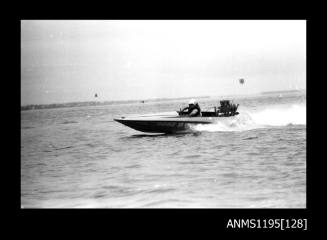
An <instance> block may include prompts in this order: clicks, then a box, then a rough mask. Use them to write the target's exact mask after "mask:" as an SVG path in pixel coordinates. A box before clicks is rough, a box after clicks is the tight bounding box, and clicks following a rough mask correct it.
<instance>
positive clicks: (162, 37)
mask: <svg viewBox="0 0 327 240" xmlns="http://www.w3.org/2000/svg"><path fill="white" fill-rule="evenodd" d="M240 78H243V79H244V80H245V83H244V84H243V85H241V84H240V83H239V79H240ZM295 89H306V21H305V20H87V21H86V20H23V21H21V105H27V104H50V103H64V102H78V101H95V100H101V101H112V100H144V99H151V98H179V97H189V96H221V95H243V94H253V93H260V92H263V91H279V90H295ZM95 93H97V95H98V98H95V97H94V95H95Z"/></svg>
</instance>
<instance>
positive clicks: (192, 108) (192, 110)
mask: <svg viewBox="0 0 327 240" xmlns="http://www.w3.org/2000/svg"><path fill="white" fill-rule="evenodd" d="M186 110H187V114H188V115H189V116H190V117H199V116H201V108H200V106H199V104H198V103H197V101H196V100H195V99H191V100H190V102H189V103H188V107H186V108H184V109H183V110H182V112H184V111H186Z"/></svg>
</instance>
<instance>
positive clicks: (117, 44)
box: [20, 19, 307, 209]
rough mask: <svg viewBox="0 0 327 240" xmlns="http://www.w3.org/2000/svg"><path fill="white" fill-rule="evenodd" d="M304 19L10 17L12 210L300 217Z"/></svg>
mask: <svg viewBox="0 0 327 240" xmlns="http://www.w3.org/2000/svg"><path fill="white" fill-rule="evenodd" d="M306 26H307V21H306V20H273V19H271V20H177V19H176V20H163V19H162V20H136V19H135V20H127V19H126V20H123V19H120V20H42V19H39V20H28V19H26V20H20V46H21V49H20V65H21V66H20V70H21V76H20V78H21V79H20V86H21V90H20V97H21V102H20V118H21V119H20V121H21V128H20V133H21V142H20V143H21V146H20V202H21V209H23V208H24V209H35V208H36V209H39V208H41V209H48V208H65V209H67V208H74V209H75V208H77V209H79V208H82V209H85V208H92V209H94V208H106V209H112V208H119V209H121V208H124V209H126V208H141V209H149V208H150V209H153V208H160V209H161V208H164V209H167V208H174V209H175V208H178V209H179V208H183V209H185V208H191V209H195V208H201V209H203V208H204V209H206V208H215V209H258V208H259V209H262V208H265V209H286V208H287V209H289V208H292V209H306V207H307V200H306V199H307V160H306V159H307V157H306V155H307V154H306V152H307V149H306V146H307V142H306V134H307V129H306V85H307V80H306V76H307V69H306V66H307V59H306V56H307V52H306V51H307V49H306V45H307V38H306V36H307V33H306V31H307V29H306Z"/></svg>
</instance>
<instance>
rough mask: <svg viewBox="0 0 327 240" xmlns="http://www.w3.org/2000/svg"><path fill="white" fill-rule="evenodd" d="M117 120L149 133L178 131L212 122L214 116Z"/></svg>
mask: <svg viewBox="0 0 327 240" xmlns="http://www.w3.org/2000/svg"><path fill="white" fill-rule="evenodd" d="M114 120H115V121H117V122H119V123H121V124H124V125H125V126H128V127H130V128H133V129H135V130H137V131H141V132H149V133H178V132H185V131H189V130H190V129H191V126H192V125H196V124H210V123H212V122H213V121H214V120H213V119H212V118H201V117H194V118H182V117H180V118H176V117H174V118H162V119H149V118H147V119H144V118H118V119H114Z"/></svg>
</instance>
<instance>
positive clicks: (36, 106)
mask: <svg viewBox="0 0 327 240" xmlns="http://www.w3.org/2000/svg"><path fill="white" fill-rule="evenodd" d="M208 97H210V96H201V97H181V98H154V99H146V100H120V101H85V102H67V103H50V104H29V105H25V106H21V107H20V110H21V111H27V110H35V109H51V108H69V107H84V106H102V105H114V104H129V103H147V102H159V101H171V100H183V99H190V98H197V99H201V98H208Z"/></svg>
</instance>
